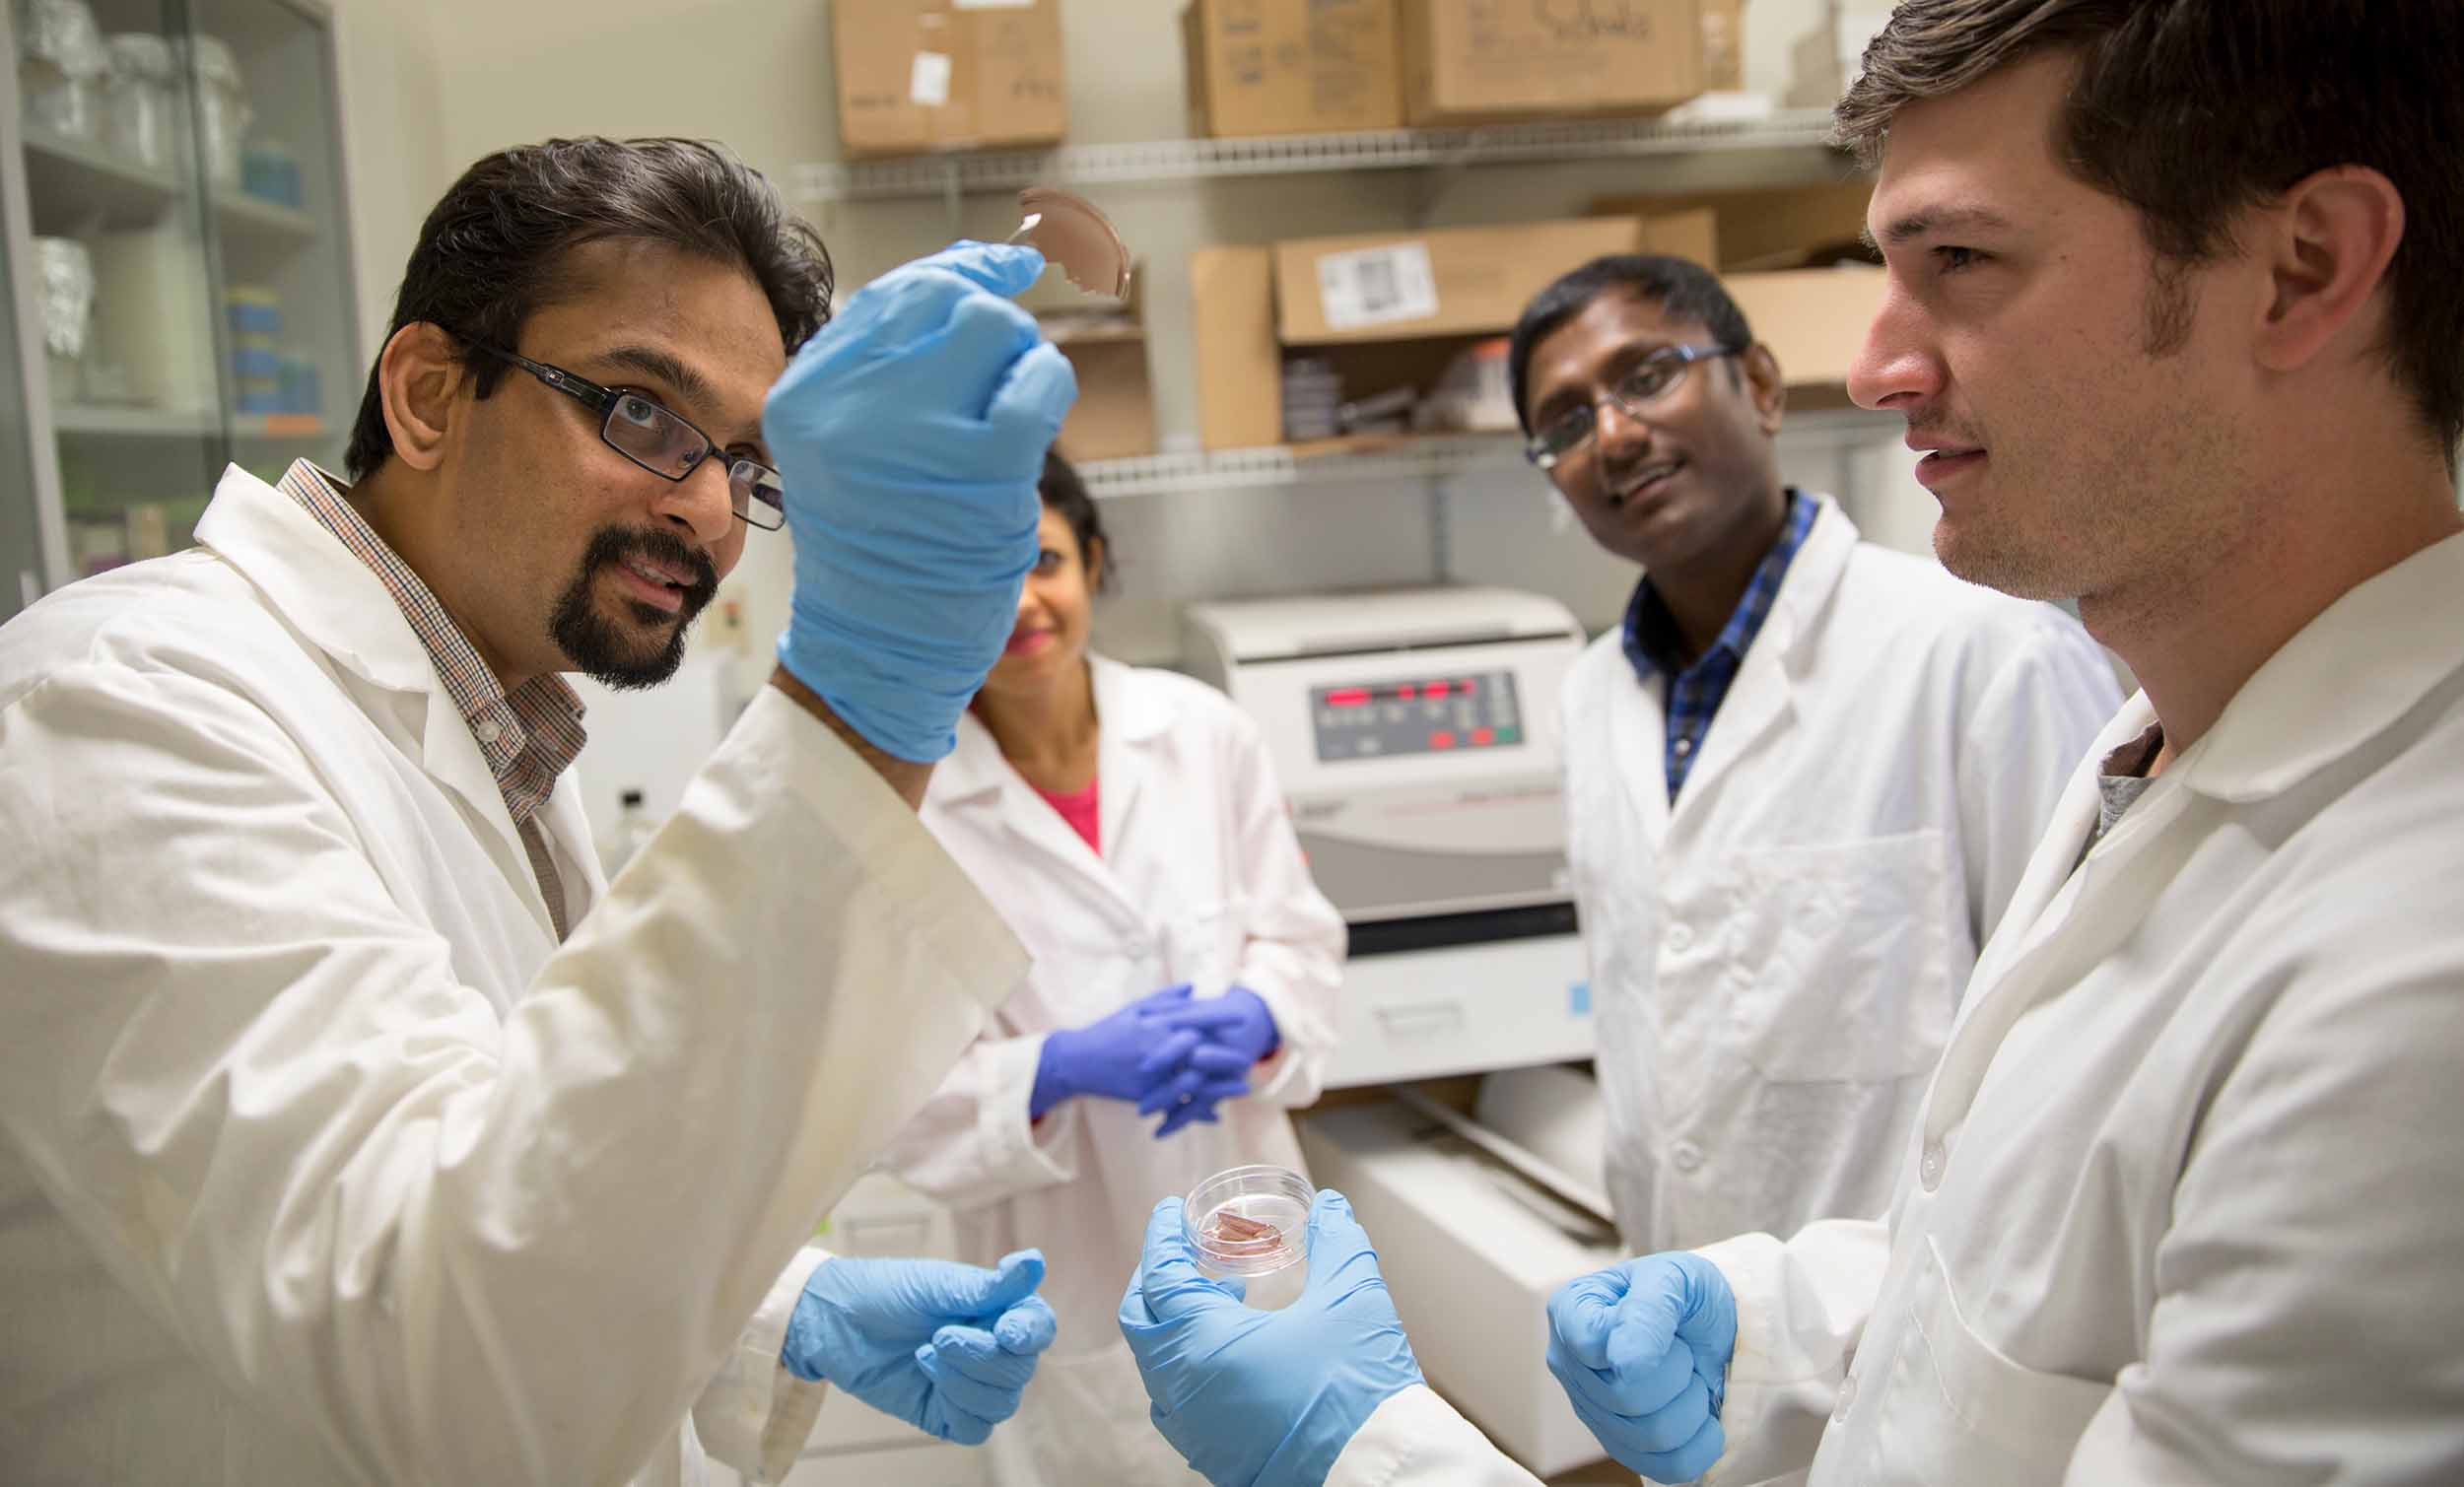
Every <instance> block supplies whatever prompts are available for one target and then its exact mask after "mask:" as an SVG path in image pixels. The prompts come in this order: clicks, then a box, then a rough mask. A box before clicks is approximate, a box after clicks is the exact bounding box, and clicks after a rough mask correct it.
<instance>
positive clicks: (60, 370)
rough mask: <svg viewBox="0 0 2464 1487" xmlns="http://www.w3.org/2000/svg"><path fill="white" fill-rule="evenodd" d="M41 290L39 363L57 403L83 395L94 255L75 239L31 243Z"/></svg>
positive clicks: (91, 320) (91, 324)
mask: <svg viewBox="0 0 2464 1487" xmlns="http://www.w3.org/2000/svg"><path fill="white" fill-rule="evenodd" d="M34 265H35V272H36V273H37V274H38V275H39V277H40V280H41V285H42V291H41V293H42V349H43V360H44V363H45V364H46V366H47V369H48V371H49V372H50V377H51V397H52V401H53V402H54V403H57V404H63V405H65V404H70V403H75V402H77V401H78V400H79V399H80V398H82V397H83V396H84V394H85V390H86V389H85V372H84V369H85V363H86V343H87V341H88V339H89V333H90V332H91V331H92V329H93V327H94V287H95V279H94V255H93V254H92V253H90V252H88V251H87V250H86V245H85V244H84V243H82V242H79V241H78V240H77V239H76V238H74V237H37V238H35V239H34Z"/></svg>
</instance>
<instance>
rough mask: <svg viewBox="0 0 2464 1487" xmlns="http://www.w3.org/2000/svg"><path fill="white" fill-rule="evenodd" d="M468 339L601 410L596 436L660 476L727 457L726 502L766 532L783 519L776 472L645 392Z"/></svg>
mask: <svg viewBox="0 0 2464 1487" xmlns="http://www.w3.org/2000/svg"><path fill="white" fill-rule="evenodd" d="M469 344H470V345H471V347H472V349H474V350H477V351H482V352H485V353H487V354H488V355H489V356H492V357H495V358H496V359H497V360H499V361H501V362H506V363H509V364H511V365H513V366H515V367H519V368H520V369H521V370H522V371H524V372H529V373H530V374H531V375H532V376H535V377H537V378H538V379H539V380H540V381H542V382H545V383H546V384H547V385H548V386H550V387H553V388H555V389H556V390H557V391H559V392H562V393H564V394H565V395H566V396H567V397H570V398H572V399H573V400H574V401H576V402H578V403H580V404H582V406H583V407H585V408H588V409H590V410H591V411H592V412H594V413H597V414H599V415H600V418H599V438H600V439H605V440H606V441H607V446H608V447H609V448H611V449H613V450H615V451H616V452H617V453H619V454H622V455H623V456H625V458H627V459H630V460H632V461H633V462H634V463H635V464H637V465H640V466H641V467H642V468H643V469H645V470H648V471H650V473H651V474H653V475H656V476H658V477H660V478H661V479H663V480H675V481H681V480H683V479H684V478H685V477H686V476H688V475H691V474H692V473H693V472H694V471H696V470H698V469H700V468H701V467H702V462H703V461H704V460H706V459H709V458H710V457H711V456H712V455H714V454H717V455H719V457H720V458H722V459H726V460H727V504H728V505H729V506H730V507H733V508H734V510H735V513H736V515H737V516H738V517H739V518H740V519H742V521H743V522H744V524H745V525H746V526H750V527H758V528H760V529H761V530H763V531H765V532H775V531H777V530H779V528H781V527H782V526H785V525H786V524H787V486H786V485H785V484H784V483H782V482H781V481H780V479H779V472H778V471H776V470H774V469H772V468H771V467H770V466H768V465H766V464H763V463H761V462H760V461H758V460H751V459H737V458H731V457H729V456H728V455H727V454H726V452H725V451H724V450H722V449H720V448H719V441H718V440H717V439H712V438H711V437H710V436H709V435H707V434H704V433H703V432H702V431H701V430H699V429H697V428H695V427H694V426H693V425H692V423H691V422H690V421H689V420H687V419H686V418H685V417H684V415H682V414H680V413H677V412H675V411H674V410H672V409H669V408H667V407H664V406H662V405H661V404H660V403H659V401H658V400H657V399H656V398H653V397H651V396H650V394H649V393H647V392H636V391H634V390H632V389H631V388H625V387H602V386H600V385H599V384H598V383H596V382H594V381H591V380H590V379H589V378H588V377H584V376H577V375H575V374H574V373H573V372H567V371H566V370H565V369H564V368H562V367H551V366H549V365H548V364H547V363H545V362H534V361H532V360H530V358H528V357H526V356H521V355H519V354H517V353H514V352H511V351H507V350H505V349H503V348H502V347H497V346H490V345H488V344H487V343H485V342H482V341H473V342H470V343H469Z"/></svg>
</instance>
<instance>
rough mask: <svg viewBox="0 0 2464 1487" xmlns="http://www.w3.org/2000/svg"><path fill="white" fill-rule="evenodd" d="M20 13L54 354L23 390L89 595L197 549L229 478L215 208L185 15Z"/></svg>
mask: <svg viewBox="0 0 2464 1487" xmlns="http://www.w3.org/2000/svg"><path fill="white" fill-rule="evenodd" d="M15 10H16V16H15V22H16V27H17V34H16V42H17V46H16V51H17V57H16V62H17V82H18V101H19V109H18V118H17V120H16V124H17V128H18V131H19V139H20V141H21V145H20V148H21V153H22V155H23V158H24V167H25V178H26V194H27V204H28V210H29V216H30V218H31V222H30V224H29V225H30V227H31V229H32V237H31V240H30V241H28V243H27V244H26V246H27V250H28V252H29V254H30V256H31V258H32V260H33V261H32V263H31V265H30V266H29V267H30V270H31V277H32V279H33V282H34V285H35V286H36V297H35V298H36V301H37V306H36V309H35V313H36V314H37V315H38V317H39V320H40V325H39V330H40V342H41V350H42V356H41V358H40V360H39V361H34V360H31V359H30V360H29V361H28V362H27V363H26V365H25V367H24V368H23V374H25V375H28V376H37V375H38V376H40V377H42V378H43V380H44V382H45V385H46V388H47V392H48V397H47V402H48V406H49V412H50V428H49V430H48V431H47V435H48V438H49V439H50V440H51V443H52V446H53V447H52V450H51V451H50V452H51V454H52V457H53V458H54V459H55V460H56V468H57V470H58V473H59V493H60V506H61V516H62V523H63V526H64V535H65V546H66V555H65V556H66V563H67V572H66V573H65V574H63V575H60V576H61V577H63V578H78V577H83V576H85V575H89V574H94V573H99V572H101V571H103V569H106V568H113V567H116V566H118V565H119V564H122V563H126V562H130V561H132V560H135V559H139V558H150V557H155V556H158V555H160V554H163V553H168V552H171V551H173V550H175V549H177V548H180V547H184V546H186V545H187V544H188V542H189V540H190V536H191V533H192V531H193V529H194V527H195V525H196V519H197V515H198V513H200V512H201V511H203V510H204V509H205V503H206V499H207V497H208V496H209V495H211V493H212V491H213V482H214V477H215V475H216V473H217V471H219V469H220V468H221V466H222V462H223V450H224V445H225V439H224V430H223V426H222V411H221V403H222V388H221V379H220V375H219V367H218V361H219V355H218V352H217V348H216V344H215V333H216V332H215V317H214V309H213V290H212V288H211V278H210V269H209V265H208V261H207V256H206V237H205V232H204V225H205V217H204V199H203V196H202V193H201V192H200V190H199V184H198V178H197V168H196V155H195V147H194V141H193V139H192V137H191V126H190V111H191V110H190V107H189V103H188V100H187V96H186V88H185V85H184V84H183V82H182V68H181V66H180V61H179V58H180V53H181V50H182V45H181V42H180V40H179V29H178V21H179V17H178V15H177V11H176V9H175V7H174V6H172V5H168V4H166V3H164V0H16V4H15ZM13 246H14V243H13ZM21 344H23V342H22V341H21Z"/></svg>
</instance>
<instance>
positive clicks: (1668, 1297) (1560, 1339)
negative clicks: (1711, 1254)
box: [1548, 1250, 1737, 1482]
mask: <svg viewBox="0 0 2464 1487" xmlns="http://www.w3.org/2000/svg"><path fill="white" fill-rule="evenodd" d="M1736 1351H1737V1298H1736V1297H1735V1296H1734V1295H1732V1294H1730V1291H1729V1288H1728V1278H1727V1277H1726V1276H1724V1275H1722V1274H1721V1273H1720V1267H1719V1266H1717V1265H1715V1264H1713V1263H1712V1262H1711V1261H1709V1260H1707V1259H1704V1258H1703V1257H1702V1256H1701V1255H1699V1254H1689V1253H1686V1252H1684V1251H1682V1250H1677V1251H1672V1252H1669V1253H1664V1254H1646V1255H1644V1256H1642V1257H1641V1258H1639V1259H1629V1260H1626V1261H1625V1262H1623V1263H1622V1264H1616V1265H1611V1266H1609V1267H1608V1269H1606V1270H1595V1271H1593V1272H1592V1273H1591V1274H1589V1275H1585V1276H1581V1277H1578V1278H1577V1279H1574V1280H1570V1281H1567V1282H1566V1283H1565V1284H1564V1285H1562V1286H1560V1287H1558V1288H1557V1294H1556V1295H1554V1296H1551V1297H1550V1298H1548V1371H1549V1372H1550V1373H1552V1374H1555V1375H1556V1376H1557V1382H1558V1383H1559V1384H1560V1385H1563V1386H1565V1391H1566V1397H1568V1398H1569V1399H1571V1400H1573V1401H1574V1413H1575V1414H1576V1415H1577V1416H1578V1417H1579V1418H1580V1419H1581V1420H1582V1422H1583V1423H1584V1424H1585V1425H1587V1426H1590V1427H1591V1432H1592V1434H1593V1435H1595V1436H1598V1437H1599V1438H1600V1444H1601V1445H1602V1446H1604V1447H1606V1448H1607V1449H1608V1454H1610V1455H1612V1456H1614V1457H1616V1458H1617V1462H1618V1464H1620V1465H1622V1466H1624V1467H1626V1468H1627V1469H1628V1470H1631V1471H1636V1472H1639V1473H1641V1474H1642V1475H1644V1476H1647V1477H1649V1478H1651V1479H1652V1480H1653V1481H1655V1482H1690V1481H1692V1480H1693V1479H1694V1478H1696V1477H1698V1476H1701V1475H1702V1474H1703V1473H1704V1472H1706V1471H1709V1470H1710V1469H1711V1463H1712V1462H1714V1461H1716V1460H1718V1459H1719V1458H1720V1453H1721V1452H1723V1451H1725V1450H1727V1449H1728V1436H1727V1435H1726V1433H1725V1432H1723V1431H1722V1430H1721V1429H1720V1405H1721V1403H1722V1401H1723V1400H1725V1399H1726V1397H1727V1395H1728V1365H1729V1358H1730V1356H1731V1355H1732V1354H1734V1353H1735V1352H1736Z"/></svg>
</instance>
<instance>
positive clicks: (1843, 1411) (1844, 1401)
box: [1831, 1374, 1857, 1420]
mask: <svg viewBox="0 0 2464 1487" xmlns="http://www.w3.org/2000/svg"><path fill="white" fill-rule="evenodd" d="M1856 1402H1857V1376H1856V1375H1854V1374H1850V1375H1849V1376H1848V1377H1847V1378H1845V1379H1842V1380H1840V1381H1839V1402H1838V1403H1837V1404H1836V1405H1833V1406H1832V1407H1831V1418H1832V1419H1834V1420H1845V1419H1847V1418H1848V1411H1849V1409H1850V1408H1851V1407H1853V1406H1854V1405H1855V1404H1856Z"/></svg>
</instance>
